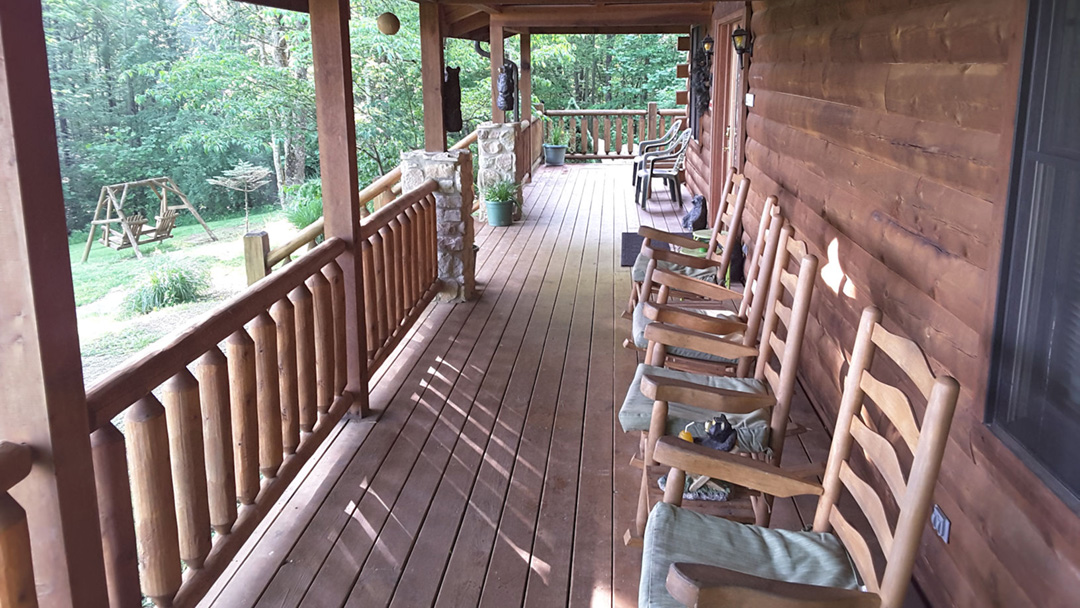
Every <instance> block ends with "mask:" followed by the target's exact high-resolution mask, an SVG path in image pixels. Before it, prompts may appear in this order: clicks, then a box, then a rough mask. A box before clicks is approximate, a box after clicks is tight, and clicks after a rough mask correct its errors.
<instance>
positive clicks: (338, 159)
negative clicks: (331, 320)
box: [308, 0, 369, 416]
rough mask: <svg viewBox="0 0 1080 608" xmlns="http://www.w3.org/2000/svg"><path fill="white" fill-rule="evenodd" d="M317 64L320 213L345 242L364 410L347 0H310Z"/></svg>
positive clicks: (352, 354) (356, 378)
mask: <svg viewBox="0 0 1080 608" xmlns="http://www.w3.org/2000/svg"><path fill="white" fill-rule="evenodd" d="M308 6H309V12H310V15H311V49H312V57H313V64H314V67H315V121H316V123H317V126H318V134H319V169H320V172H321V175H322V189H323V216H324V217H325V222H326V224H325V226H326V228H325V231H326V236H327V237H338V238H340V239H342V240H343V241H345V243H346V245H347V249H346V250H345V253H343V254H342V255H341V256H340V257H339V258H338V260H337V262H338V265H339V266H341V270H342V272H343V273H344V275H345V276H344V278H345V334H346V335H345V344H346V352H347V353H348V355H347V361H348V381H347V383H346V385H345V390H347V391H349V392H350V393H352V396H353V406H352V409H353V412H355V413H358V414H360V415H361V416H366V415H367V414H368V413H369V411H368V368H367V334H366V325H365V323H364V293H363V289H364V280H363V274H362V273H363V270H362V269H363V266H362V264H361V260H360V254H361V245H362V243H361V238H360V218H361V216H360V184H359V181H360V180H359V176H358V175H357V169H356V123H355V122H354V121H355V119H354V117H353V92H352V58H351V55H350V51H349V0H309V5H308Z"/></svg>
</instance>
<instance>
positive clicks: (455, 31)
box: [446, 12, 490, 40]
mask: <svg viewBox="0 0 1080 608" xmlns="http://www.w3.org/2000/svg"><path fill="white" fill-rule="evenodd" d="M489 22H490V20H489V17H488V14H487V13H481V12H476V13H473V14H471V15H469V16H468V17H465V18H464V19H460V20H458V21H455V22H453V23H450V24H449V25H448V26H447V28H446V36H448V37H450V38H469V39H472V40H475V39H476V38H475V34H476V32H478V31H480V30H484V31H487V29H488V25H489ZM485 38H486V37H485Z"/></svg>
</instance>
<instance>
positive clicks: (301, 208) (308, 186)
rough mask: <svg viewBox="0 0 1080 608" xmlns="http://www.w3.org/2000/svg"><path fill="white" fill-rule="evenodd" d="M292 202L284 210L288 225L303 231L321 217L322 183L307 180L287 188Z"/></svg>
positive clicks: (315, 180) (316, 180)
mask: <svg viewBox="0 0 1080 608" xmlns="http://www.w3.org/2000/svg"><path fill="white" fill-rule="evenodd" d="M285 190H286V192H288V194H289V196H290V197H291V198H292V202H291V203H290V204H289V206H288V207H286V208H285V217H286V218H287V219H288V220H289V223H290V224H292V225H293V226H296V227H297V228H299V229H301V230H303V229H304V228H307V227H308V226H309V225H311V223H312V222H314V221H315V220H318V219H319V218H320V217H322V215H323V203H322V181H321V180H318V179H309V180H308V181H306V182H304V183H302V184H300V185H299V186H288V187H286V189H285Z"/></svg>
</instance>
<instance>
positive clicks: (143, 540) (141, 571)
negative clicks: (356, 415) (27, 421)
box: [0, 180, 438, 606]
mask: <svg viewBox="0 0 1080 608" xmlns="http://www.w3.org/2000/svg"><path fill="white" fill-rule="evenodd" d="M437 188H438V184H437V182H435V181H433V180H429V181H427V182H425V183H424V185H423V186H421V187H420V188H418V189H416V190H414V191H412V192H409V193H408V194H406V195H404V196H401V197H399V198H398V199H396V200H395V201H393V202H392V203H390V204H389V205H386V206H384V207H382V208H381V209H379V210H378V211H376V212H375V213H373V214H372V215H370V216H369V217H367V218H365V219H364V221H363V224H362V228H361V235H362V238H363V245H362V247H363V253H362V263H363V270H364V294H365V306H366V328H367V353H366V354H367V357H368V360H369V365H370V366H371V368H374V367H375V366H377V365H378V364H379V363H380V362H381V361H382V360H384V359H385V357H386V355H387V354H388V353H389V352H390V351H391V350H393V348H394V346H395V345H396V344H397V343H398V342H399V341H400V340H401V337H402V336H403V335H405V333H406V332H407V331H408V329H409V327H410V326H411V324H412V323H413V322H414V320H415V319H416V317H417V316H418V315H419V312H420V311H421V310H423V308H424V307H425V306H426V305H427V303H428V302H430V301H431V299H432V297H433V296H434V294H435V293H436V292H437V290H438V279H437V263H436V249H435V199H434V194H433V193H434V192H435V190H436V189H437ZM342 254H347V252H346V246H345V243H344V242H343V241H342V240H341V239H338V238H329V239H327V240H326V241H325V242H323V243H322V244H320V245H318V246H316V247H315V248H314V249H312V250H311V251H310V252H308V253H307V254H306V255H304V256H303V257H301V258H300V259H298V260H296V261H295V262H293V263H291V264H289V265H288V266H286V267H285V268H284V269H282V270H280V271H277V272H275V273H274V274H273V275H272V276H269V277H267V278H266V279H265V280H263V281H260V282H259V283H258V284H256V285H253V286H251V287H249V288H248V289H247V290H246V291H245V292H243V293H242V294H240V295H239V296H237V297H235V298H233V299H232V300H230V301H229V302H227V303H226V304H224V305H223V306H221V307H220V308H219V309H217V310H216V311H214V312H213V313H211V314H210V315H209V316H207V317H206V318H204V319H203V320H202V321H200V322H198V323H196V324H195V325H193V326H192V327H190V328H188V329H187V330H185V331H183V332H182V333H180V334H179V335H177V336H175V337H172V338H169V339H165V340H162V341H160V342H159V343H158V344H156V345H155V346H153V347H151V348H150V349H149V350H148V351H145V352H144V354H142V355H141V356H139V357H138V358H137V359H134V360H132V361H130V362H129V363H127V364H125V365H124V366H123V367H121V368H120V369H118V370H116V371H114V372H113V373H111V374H110V375H109V376H107V377H106V378H104V379H102V380H101V381H99V382H98V383H97V384H95V385H94V386H93V387H91V388H90V389H89V391H88V392H87V402H88V407H89V413H90V428H91V431H92V435H91V444H92V450H93V455H94V473H95V477H96V483H97V491H98V506H99V509H100V512H101V526H102V540H103V543H104V549H105V558H106V559H105V563H106V576H107V584H108V587H109V595H110V598H113V600H112V601H113V602H114V603H116V602H117V598H124V600H125V602H123V603H124V604H126V605H137V604H127V603H126V602H127V601H131V602H136V603H137V602H138V601H139V597H140V594H141V595H145V596H147V597H149V598H151V599H152V600H153V601H154V603H155V604H157V605H159V606H166V605H172V606H192V605H194V604H195V603H196V602H198V600H199V599H200V598H201V597H202V596H203V595H204V594H205V593H206V591H207V590H208V589H209V588H210V586H211V585H212V584H213V582H214V580H215V579H216V578H217V577H218V576H219V575H220V574H221V572H222V571H223V570H224V568H225V566H226V565H227V564H228V562H229V560H230V559H232V557H233V556H234V555H235V554H236V552H237V550H238V549H239V548H240V546H241V545H242V544H243V542H244V541H245V540H246V539H247V538H248V537H249V536H250V535H251V533H252V531H253V530H254V529H255V527H256V525H258V523H259V521H260V520H262V518H263V517H264V516H265V515H266V513H267V512H268V511H269V509H270V507H271V506H272V505H273V504H274V502H275V501H276V500H277V499H278V497H279V496H280V495H281V493H282V491H283V490H284V489H285V487H286V485H287V484H288V483H289V482H290V481H291V480H292V479H293V478H294V477H295V476H296V474H297V472H299V470H300V468H301V466H303V464H304V462H305V461H306V460H307V459H308V458H309V457H310V456H311V455H312V454H313V453H314V451H315V450H316V449H317V448H318V446H319V444H320V443H321V442H322V441H323V440H324V439H325V437H326V436H327V434H328V432H329V430H330V428H332V427H333V426H334V424H335V423H337V421H338V420H339V419H340V418H341V416H342V415H344V413H345V412H346V410H347V409H348V408H349V406H350V405H351V404H352V395H351V393H349V392H347V391H345V386H346V382H347V378H346V375H347V367H346V356H347V353H346V343H345V342H346V339H345V323H346V318H345V289H344V281H343V274H342V270H341V267H340V266H339V265H338V263H337V262H336V261H335V260H336V259H337V258H338V257H339V256H340V255H342ZM221 344H224V351H225V352H224V353H223V352H222V350H221V348H220V347H219V345H221ZM121 414H123V423H122V425H121V426H122V428H123V432H122V433H121V431H120V429H118V428H117V426H116V425H114V419H115V418H116V417H117V416H119V415H121ZM3 457H4V456H3V455H0V459H2V458H3ZM7 469H8V467H6V466H4V467H0V482H3V483H5V484H6V483H7V482H8V479H7V477H8V473H7ZM6 487H7V486H5V487H4V489H6ZM238 503H239V507H238V506H237V505H238ZM6 508H7V503H6V502H5V501H0V519H2V518H3V517H6V516H5V513H6V511H5V509H6ZM4 521H6V520H4ZM2 542H3V541H2V540H0V543H2ZM0 547H2V548H3V550H5V551H6V550H7V548H6V546H3V545H0ZM7 563H11V562H7ZM185 568H186V570H187V572H186V573H184V569H185ZM31 587H32V585H31ZM0 599H2V598H0Z"/></svg>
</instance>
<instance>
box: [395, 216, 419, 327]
mask: <svg viewBox="0 0 1080 608" xmlns="http://www.w3.org/2000/svg"><path fill="white" fill-rule="evenodd" d="M415 217H416V212H415V211H413V210H412V207H409V208H408V209H406V210H405V211H404V212H403V213H402V214H401V215H399V216H398V219H399V220H400V221H401V257H402V260H403V261H402V264H401V270H402V272H401V274H402V281H401V284H402V287H403V294H404V296H403V298H402V300H403V301H404V302H405V314H408V313H409V311H411V310H412V307H413V305H414V304H416V276H415V275H416V259H417V258H416V240H415V239H414V238H413V237H414V235H413V227H414V226H415V223H416V222H414V221H413V220H414V218H415Z"/></svg>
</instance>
